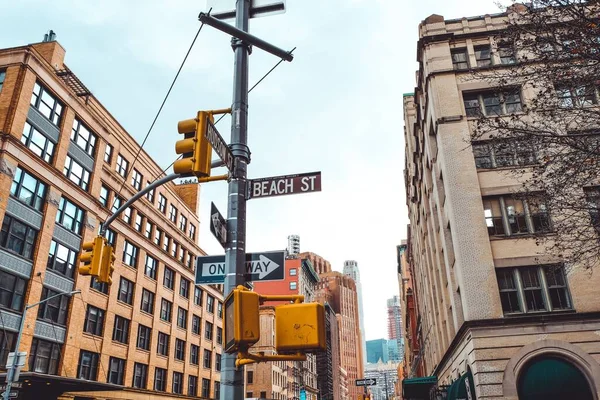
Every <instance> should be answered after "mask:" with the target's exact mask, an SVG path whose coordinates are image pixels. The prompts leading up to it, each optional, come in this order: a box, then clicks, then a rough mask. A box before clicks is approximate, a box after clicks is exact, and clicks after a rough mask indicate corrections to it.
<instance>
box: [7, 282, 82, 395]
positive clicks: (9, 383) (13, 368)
mask: <svg viewBox="0 0 600 400" xmlns="http://www.w3.org/2000/svg"><path fill="white" fill-rule="evenodd" d="M77 293H81V290H79V289H78V290H73V291H71V292H62V293H57V294H55V295H52V296H50V297H48V298H47V299H44V300H41V301H38V302H37V303H33V304H28V305H27V304H26V305H25V307H24V308H23V316H22V317H21V325H20V326H19V333H18V334H17V343H16V344H15V353H16V354H18V353H19V346H20V344H21V337H22V336H23V330H24V329H25V317H26V315H27V310H29V309H30V308H33V307H36V306H39V305H40V304H42V303H45V302H47V301H49V300H52V299H54V298H56V297H59V296H69V297H71V296H73V295H74V294H77ZM15 361H17V360H15ZM17 369H18V365H17V363H16V362H14V363H13V365H12V366H11V367H10V369H9V370H8V371H7V374H6V390H5V391H4V393H2V398H3V399H4V400H8V399H9V396H10V389H11V387H12V384H13V382H14V378H15V375H16V374H17Z"/></svg>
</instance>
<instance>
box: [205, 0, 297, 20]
mask: <svg viewBox="0 0 600 400" xmlns="http://www.w3.org/2000/svg"><path fill="white" fill-rule="evenodd" d="M235 3H236V2H235V0H208V1H207V7H208V8H207V11H208V10H210V9H211V8H212V11H211V12H210V15H212V16H213V17H215V18H217V19H230V18H235ZM283 13H285V0H252V3H251V5H250V18H256V17H266V16H268V15H275V14H283Z"/></svg>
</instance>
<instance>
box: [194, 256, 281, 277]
mask: <svg viewBox="0 0 600 400" xmlns="http://www.w3.org/2000/svg"><path fill="white" fill-rule="evenodd" d="M284 262H285V252H284V251H265V252H262V253H246V280H247V281H278V280H282V279H283V276H284V273H283V271H284V268H283V267H284ZM223 282H225V255H222V256H205V257H197V258H196V285H199V284H205V283H223Z"/></svg>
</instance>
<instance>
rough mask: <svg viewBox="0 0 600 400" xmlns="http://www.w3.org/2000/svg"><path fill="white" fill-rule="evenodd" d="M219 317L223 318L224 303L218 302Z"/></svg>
mask: <svg viewBox="0 0 600 400" xmlns="http://www.w3.org/2000/svg"><path fill="white" fill-rule="evenodd" d="M217 317H219V318H223V303H221V302H220V301H217Z"/></svg>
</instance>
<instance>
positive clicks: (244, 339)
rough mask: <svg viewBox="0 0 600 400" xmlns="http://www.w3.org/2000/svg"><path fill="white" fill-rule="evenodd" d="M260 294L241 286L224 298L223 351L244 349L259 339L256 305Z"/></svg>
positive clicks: (231, 351) (258, 303)
mask: <svg viewBox="0 0 600 400" xmlns="http://www.w3.org/2000/svg"><path fill="white" fill-rule="evenodd" d="M259 305H260V296H259V295H258V293H254V292H251V291H250V290H248V289H246V288H245V287H243V286H238V287H237V288H236V289H234V290H233V291H232V292H231V293H229V296H227V299H226V300H225V320H224V321H223V325H224V328H225V352H226V353H235V352H237V351H246V350H248V348H249V347H250V346H252V345H253V344H254V343H256V342H258V340H259V339H260V320H259V316H258V307H259Z"/></svg>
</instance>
